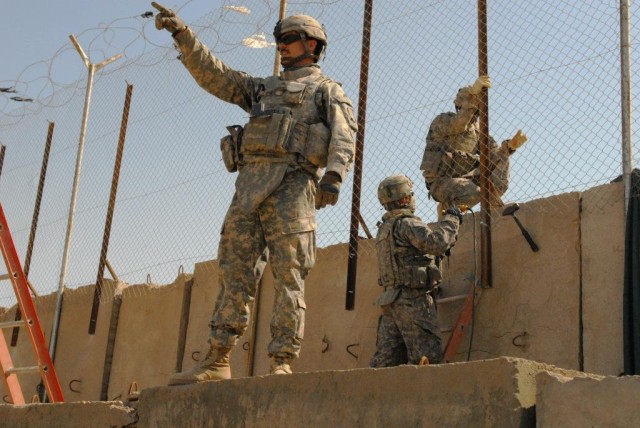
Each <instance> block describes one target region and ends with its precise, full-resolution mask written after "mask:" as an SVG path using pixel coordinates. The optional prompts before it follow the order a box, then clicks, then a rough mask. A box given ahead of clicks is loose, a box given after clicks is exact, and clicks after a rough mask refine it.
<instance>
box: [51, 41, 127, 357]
mask: <svg viewBox="0 0 640 428" xmlns="http://www.w3.org/2000/svg"><path fill="white" fill-rule="evenodd" d="M69 38H70V39H71V42H73V45H74V46H75V48H76V50H77V51H78V53H79V54H80V57H81V58H82V61H83V62H84V65H85V66H86V67H87V70H88V72H89V73H88V77H87V92H86V95H85V100H84V111H83V113H82V125H81V126H80V141H79V143H78V153H77V155H76V168H75V175H74V178H73V189H72V192H71V202H70V204H69V216H68V219H67V233H66V239H65V243H64V253H63V255H62V265H61V266H60V281H59V283H58V296H57V299H56V309H55V313H54V319H53V327H52V329H51V338H50V341H49V354H50V355H51V358H52V359H53V360H54V361H55V357H56V344H57V341H58V327H59V324H60V313H61V310H62V300H63V294H64V288H65V280H66V275H67V263H68V258H69V247H70V244H71V232H72V230H73V217H74V214H75V210H76V200H77V197H78V187H79V185H80V171H81V169H82V155H83V152H84V143H85V138H86V132H87V120H88V118H89V107H90V105H91V92H92V90H93V76H94V75H95V72H96V71H98V70H100V69H101V68H102V67H104V66H106V65H107V64H110V63H112V62H113V61H115V60H117V59H118V58H120V57H121V56H122V55H120V54H118V55H114V56H112V57H111V58H109V59H106V60H104V61H102V62H101V63H99V64H91V63H90V62H89V58H88V57H87V55H86V54H85V53H84V51H83V50H82V47H81V46H80V44H79V43H78V41H77V40H76V38H75V36H74V35H73V34H71V35H70V36H69Z"/></svg>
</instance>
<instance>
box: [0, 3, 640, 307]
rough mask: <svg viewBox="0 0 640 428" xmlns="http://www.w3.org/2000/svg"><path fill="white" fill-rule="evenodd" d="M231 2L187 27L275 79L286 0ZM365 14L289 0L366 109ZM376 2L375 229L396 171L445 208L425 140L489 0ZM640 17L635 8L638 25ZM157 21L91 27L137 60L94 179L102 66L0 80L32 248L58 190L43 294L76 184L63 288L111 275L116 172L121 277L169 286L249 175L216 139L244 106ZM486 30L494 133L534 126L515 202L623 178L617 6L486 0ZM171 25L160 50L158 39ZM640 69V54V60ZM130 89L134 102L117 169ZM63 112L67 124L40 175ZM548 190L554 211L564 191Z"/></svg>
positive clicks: (0, 127)
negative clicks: (187, 58)
mask: <svg viewBox="0 0 640 428" xmlns="http://www.w3.org/2000/svg"><path fill="white" fill-rule="evenodd" d="M189 3H191V2H187V3H186V5H188V4H189ZM223 3H224V4H223V5H222V6H220V7H216V8H215V9H213V10H212V11H211V12H210V13H208V14H206V15H205V16H203V17H201V18H200V19H198V20H196V21H194V22H189V23H188V24H189V26H190V27H191V28H193V29H194V30H195V31H196V32H197V34H198V36H199V38H200V39H201V40H202V41H203V42H204V43H205V44H207V45H208V46H209V47H210V48H211V50H212V52H213V53H215V54H216V55H217V56H219V57H220V58H221V59H222V60H223V61H225V63H227V64H228V65H229V66H231V67H233V68H235V69H238V70H243V71H246V72H247V73H250V74H252V75H255V76H267V75H270V74H272V73H273V68H274V47H273V46H274V44H273V36H272V34H271V33H272V30H273V26H274V24H275V22H276V21H277V19H278V11H279V2H276V1H249V0H246V1H240V0H239V1H238V2H237V3H238V4H235V3H233V4H232V3H229V2H227V1H225V2H223ZM175 9H177V10H180V8H179V7H178V8H175ZM364 9H365V8H364V2H356V1H352V0H349V1H347V0H320V1H318V0H299V1H295V2H293V1H290V2H288V4H287V15H292V14H295V13H306V14H309V15H312V16H315V17H316V18H317V19H318V20H319V21H320V22H322V23H323V24H324V25H325V27H326V31H327V34H328V38H329V44H328V50H327V56H326V59H325V60H324V61H323V62H322V63H321V65H322V68H323V71H324V72H325V73H326V74H328V75H329V76H331V77H333V78H334V79H336V80H338V81H340V82H342V84H343V88H344V90H345V92H346V93H347V94H348V95H349V96H350V97H351V98H352V100H353V101H354V108H355V109H356V114H357V112H358V107H360V106H358V99H359V97H358V95H359V88H360V87H361V86H360V81H359V77H360V65H361V48H362V43H361V42H362V34H363V22H364V17H363V11H364ZM372 10H373V13H372V25H371V39H370V56H369V59H368V61H369V66H368V82H367V85H363V86H362V87H364V88H366V91H367V106H366V107H367V110H366V122H365V123H366V135H365V138H364V156H363V164H362V177H361V183H362V184H361V189H360V195H361V196H360V200H359V207H360V213H361V215H362V219H363V221H364V223H365V224H366V225H367V226H368V228H369V229H370V230H371V232H372V233H374V234H375V227H374V226H375V224H376V222H377V221H378V220H379V219H380V217H381V215H382V214H383V208H382V207H381V206H380V204H379V203H378V200H377V196H376V189H377V185H378V183H379V182H380V181H381V180H382V179H383V178H385V177H386V176H389V175H393V174H406V175H407V176H409V177H410V178H411V179H412V180H413V181H414V187H415V195H416V199H417V206H418V209H417V212H418V214H419V215H420V216H421V217H422V218H423V219H425V220H427V221H435V220H436V219H437V213H436V211H437V210H436V203H435V201H434V200H433V199H429V197H428V192H427V189H426V186H425V184H424V179H423V177H422V173H421V171H420V165H421V162H422V158H423V153H424V150H425V137H426V135H427V131H428V129H429V125H430V123H431V121H432V120H433V119H434V118H435V117H436V116H438V115H439V114H440V113H442V112H449V111H450V112H453V111H455V109H454V103H453V101H454V98H455V97H456V95H457V93H458V89H459V88H460V87H463V86H466V85H471V84H472V83H473V82H474V81H475V79H476V77H477V76H478V70H479V69H478V7H477V3H476V2H475V1H471V0H449V1H427V2H415V1H409V0H397V1H393V2H389V1H386V2H382V1H380V2H374V4H373V9H372ZM248 12H250V13H248ZM637 16H639V14H638V7H637V4H635V3H634V4H633V5H632V9H631V27H632V28H634V27H635V24H636V23H637ZM152 21H153V19H152V18H151V17H149V15H148V14H146V15H145V14H144V13H143V14H141V16H140V17H137V18H135V19H134V18H132V19H130V20H128V21H125V22H122V21H117V22H115V23H113V24H112V25H109V26H106V27H105V28H103V30H102V33H100V34H98V35H91V37H89V35H84V36H83V35H82V34H81V35H79V36H78V41H79V44H80V45H81V46H82V47H83V48H84V49H85V51H86V53H87V55H88V57H89V59H90V61H91V62H94V63H97V62H100V61H102V60H104V59H105V58H107V57H109V56H111V55H114V54H118V53H120V54H123V55H124V58H122V59H120V60H118V61H115V62H114V63H112V64H109V65H107V66H105V67H104V68H103V69H101V70H99V71H98V72H97V73H96V76H95V82H94V87H93V93H92V95H91V104H90V111H89V116H88V124H87V132H86V145H85V146H84V151H83V158H82V163H81V165H82V168H81V174H80V175H79V176H76V172H75V171H76V169H75V166H76V163H77V159H78V153H79V151H78V147H79V135H80V128H81V120H82V115H83V110H84V106H85V95H86V86H87V78H86V77H84V76H86V73H87V68H86V67H85V66H84V65H83V64H82V61H81V59H80V57H79V55H78V54H77V52H76V51H75V49H74V47H73V46H72V44H71V43H69V45H68V46H66V47H65V49H63V50H61V53H60V55H59V57H58V58H57V60H56V61H55V62H54V61H52V62H51V63H50V64H51V66H50V67H49V68H48V71H47V72H46V73H44V74H43V75H42V77H43V79H44V80H43V81H44V82H45V83H42V82H41V81H40V80H38V79H31V80H26V79H24V78H22V79H20V80H17V81H15V82H13V81H3V82H0V86H2V87H3V92H2V93H0V108H1V115H0V142H1V143H2V144H4V145H6V156H5V159H4V163H3V169H2V175H1V178H0V198H1V200H2V204H3V207H4V209H5V212H6V213H7V217H8V220H9V224H10V226H11V229H12V232H13V237H14V240H15V241H16V245H17V248H18V253H19V254H21V255H23V254H25V253H26V251H27V247H28V244H29V241H30V240H29V236H30V231H31V229H32V224H33V218H34V216H33V211H34V205H35V203H36V200H37V199H38V189H39V188H42V190H43V191H42V194H41V198H40V199H39V203H40V204H39V208H40V209H39V218H38V223H37V229H36V233H35V240H34V241H33V257H32V260H31V266H30V271H29V279H30V281H31V283H32V284H33V286H34V287H35V289H36V290H37V291H38V292H39V293H41V294H47V293H51V292H54V291H55V290H56V289H58V287H59V283H58V281H59V278H60V276H61V266H62V265H63V263H62V262H63V257H64V256H63V254H64V253H65V242H67V230H68V225H69V222H68V219H69V217H70V215H69V214H70V200H71V199H72V195H73V183H74V177H78V179H79V181H78V183H79V186H78V189H77V204H76V206H75V212H74V213H73V219H74V220H73V227H72V229H71V232H72V233H71V235H70V240H69V242H70V247H69V251H68V260H67V266H68V269H67V273H66V277H65V281H64V282H65V286H67V287H76V286H78V285H84V284H90V283H92V282H93V281H95V279H96V272H97V269H98V266H99V264H100V263H99V258H100V253H101V249H102V248H104V246H103V243H104V231H105V221H106V218H107V209H108V207H109V196H110V192H111V190H112V187H113V186H112V178H113V176H114V173H115V171H116V170H117V171H118V172H119V180H118V187H117V198H116V199H115V201H116V202H115V206H114V210H113V216H112V218H111V228H110V234H109V246H108V253H107V259H108V261H109V264H110V265H111V266H112V267H113V269H114V271H115V272H116V273H117V275H118V276H119V277H120V279H122V280H124V281H126V282H129V283H141V282H154V283H166V282H171V281H172V280H173V279H174V278H175V276H176V274H177V273H178V271H179V270H181V269H184V270H186V271H192V269H193V266H194V264H195V263H196V262H199V261H204V260H209V259H213V258H216V256H217V254H216V249H217V245H218V239H219V231H220V228H221V225H222V221H223V219H224V215H225V212H226V208H227V206H228V204H229V202H230V200H231V197H232V195H233V192H234V180H235V177H236V176H235V175H234V174H230V173H228V172H227V171H226V169H225V167H224V165H223V163H222V161H221V155H220V152H219V140H220V138H221V137H222V136H223V135H225V134H226V129H225V127H226V126H227V125H232V124H244V123H246V121H247V115H246V113H244V112H243V111H242V110H241V109H239V108H238V107H237V106H234V105H230V104H226V103H224V102H222V101H220V100H218V99H216V98H214V97H213V96H211V95H209V94H208V93H206V92H204V91H203V90H202V89H201V88H199V87H198V86H197V85H196V84H195V83H194V81H193V79H192V78H191V77H190V76H189V74H188V73H187V71H186V70H185V69H184V67H183V66H182V64H181V63H180V61H178V60H177V59H176V57H177V55H178V52H177V51H176V50H175V49H174V48H173V46H171V42H170V36H169V35H168V33H166V32H162V33H158V32H157V31H156V30H155V28H154V27H153V22H152ZM487 30H488V32H487V34H486V36H487V46H488V51H487V54H488V63H487V66H488V73H489V75H490V76H491V79H492V86H491V88H490V89H489V91H488V94H489V95H488V97H489V98H488V99H489V109H488V113H489V130H490V134H491V135H493V136H494V137H495V139H496V141H497V143H498V144H500V143H501V141H503V140H508V139H509V138H511V137H512V136H513V135H514V134H515V132H516V131H517V130H518V129H522V131H523V132H524V133H525V134H526V135H527V136H528V141H527V142H526V144H525V145H524V146H523V147H521V148H520V149H518V150H517V151H516V152H515V153H514V154H513V155H512V156H511V158H510V163H511V178H510V184H509V188H508V190H507V191H506V193H504V195H502V199H503V200H504V202H505V203H508V202H512V201H519V202H522V201H527V200H531V199H537V198H546V197H550V196H553V195H558V194H561V193H566V192H571V191H581V190H584V189H587V188H590V187H593V186H596V185H599V184H604V183H608V182H610V181H611V180H613V179H615V178H616V177H618V176H620V175H621V174H622V166H621V165H622V158H623V157H622V152H621V146H622V144H621V135H622V132H621V89H620V88H621V83H620V82H621V55H620V6H619V3H618V2H617V1H613V0H608V1H607V0H602V1H590V2H574V1H566V0H564V1H563V0H560V1H543V0H536V1H530V2H511V1H506V0H499V1H498V0H496V1H489V2H488V10H487ZM131 34H133V36H131ZM633 34H634V33H632V40H631V46H632V47H633V46H635V43H636V41H637V40H636V38H635V37H633ZM127 35H128V36H127ZM161 36H162V37H164V38H162V39H161V40H162V43H163V44H162V45H157V40H159V37H161ZM105 46H106V48H105ZM632 53H633V49H632ZM637 65H638V64H637V60H636V57H635V56H632V63H631V71H634V70H637V69H638V66H637ZM57 67H78V68H77V70H78V73H79V74H78V76H79V80H78V81H77V82H75V83H72V84H57V83H56V79H55V75H56V68H57ZM83 73H84V74H83ZM631 77H632V80H637V79H634V78H633V77H634V75H633V74H632V75H631ZM128 84H130V85H132V86H133V91H132V100H131V105H130V107H129V109H128V126H127V131H126V140H125V144H124V149H123V153H122V162H121V165H118V168H117V169H116V168H114V163H115V159H116V149H117V146H118V141H119V136H120V134H121V121H122V118H123V105H124V100H125V92H126V89H127V85H128ZM14 91H15V92H14ZM637 92H638V91H632V93H637ZM12 98H14V99H12ZM15 98H17V99H15ZM29 99H32V101H29ZM633 101H634V100H633V99H632V102H633ZM50 122H53V123H55V129H54V131H53V138H52V146H51V150H50V156H49V158H48V164H47V168H46V181H44V184H43V185H42V186H41V185H40V183H42V181H41V177H42V176H41V171H42V170H43V169H44V168H42V165H43V150H44V148H45V142H46V140H47V132H48V130H49V127H50V125H49V123H50ZM634 148H635V149H636V150H635V151H637V148H638V145H637V143H636V144H634ZM352 185H353V174H351V175H350V176H349V178H348V180H347V181H346V182H345V183H344V184H343V186H342V192H341V195H340V201H339V203H338V205H337V206H335V207H330V208H326V209H323V210H321V211H320V212H319V213H318V225H319V226H318V231H317V244H318V246H320V247H324V246H328V245H331V244H335V243H342V242H347V241H348V240H349V229H350V216H351V208H352V204H351V202H352ZM548 201H549V206H550V208H551V207H552V206H553V204H554V199H553V198H549V199H548ZM606 203H607V201H603V204H606ZM477 209H479V206H478V207H477ZM363 230H364V229H361V230H360V235H361V236H364V235H365V234H364V231H363ZM345 263H346V259H345ZM12 302H13V296H12V294H11V293H6V294H3V295H0V305H2V306H7V305H10V304H12Z"/></svg>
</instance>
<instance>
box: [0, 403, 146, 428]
mask: <svg viewBox="0 0 640 428" xmlns="http://www.w3.org/2000/svg"><path fill="white" fill-rule="evenodd" d="M136 419H137V416H136V413H135V410H134V409H132V408H130V407H125V406H123V405H122V402H120V401H111V402H109V401H105V402H76V403H56V404H29V405H26V406H10V405H6V404H4V405H0V420H1V421H2V426H3V427H4V428H51V427H65V428H86V427H128V426H133V424H134V423H135V422H136Z"/></svg>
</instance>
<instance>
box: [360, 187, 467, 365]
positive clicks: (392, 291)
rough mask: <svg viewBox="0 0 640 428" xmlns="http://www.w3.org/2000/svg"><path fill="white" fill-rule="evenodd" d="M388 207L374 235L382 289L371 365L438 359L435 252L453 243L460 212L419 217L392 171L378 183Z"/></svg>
mask: <svg viewBox="0 0 640 428" xmlns="http://www.w3.org/2000/svg"><path fill="white" fill-rule="evenodd" d="M378 199H379V200H380V203H381V204H382V206H384V208H385V209H386V210H387V212H386V213H385V214H384V216H383V217H382V224H381V225H380V226H379V229H378V233H377V236H376V251H377V255H378V269H379V274H380V278H379V280H378V282H379V284H380V286H382V287H383V288H384V291H383V292H382V294H380V296H379V297H378V299H377V300H376V305H378V306H380V307H381V308H382V315H381V316H380V321H379V323H378V336H377V340H376V352H375V354H374V356H373V358H372V359H371V362H370V366H371V367H392V366H397V365H400V364H425V363H427V362H430V363H434V364H436V363H439V362H441V361H442V349H441V343H442V340H441V338H440V327H439V325H438V314H437V312H436V306H435V290H436V287H437V285H438V284H439V283H440V280H441V279H442V278H441V273H440V270H439V268H438V264H437V263H436V258H437V257H440V256H443V255H445V253H446V252H447V251H448V250H449V249H450V248H451V247H452V246H453V245H454V244H455V242H456V239H457V237H458V228H459V226H460V223H461V222H462V214H461V213H460V210H459V209H458V208H456V207H449V208H448V209H447V211H446V212H445V214H444V216H443V218H442V220H441V221H440V222H438V223H431V224H427V223H424V222H423V221H422V220H421V219H420V218H419V217H418V216H416V215H415V214H414V212H415V208H416V207H415V197H414V196H413V183H412V182H411V180H410V179H409V178H408V177H406V176H404V175H393V176H390V177H387V178H385V179H384V180H382V182H381V183H380V185H379V186H378Z"/></svg>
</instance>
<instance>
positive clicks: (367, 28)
mask: <svg viewBox="0 0 640 428" xmlns="http://www.w3.org/2000/svg"><path fill="white" fill-rule="evenodd" d="M372 16H373V0H366V1H365V2H364V21H363V24H362V52H361V55H360V85H359V93H358V132H357V133H356V153H355V159H354V163H353V193H352V196H351V225H350V229H349V260H348V265H347V296H346V305H345V307H346V309H347V310H348V311H352V310H353V309H354V307H355V302H356V276H357V271H358V230H359V226H360V221H359V218H361V216H360V194H361V190H362V163H363V159H364V136H365V123H366V117H367V94H368V92H367V87H368V83H369V52H370V48H371V19H372Z"/></svg>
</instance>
